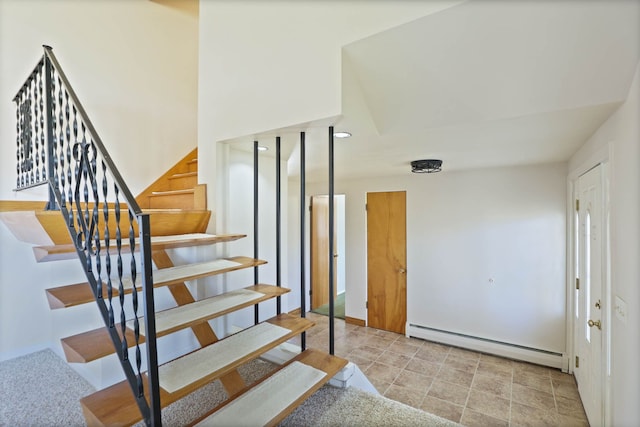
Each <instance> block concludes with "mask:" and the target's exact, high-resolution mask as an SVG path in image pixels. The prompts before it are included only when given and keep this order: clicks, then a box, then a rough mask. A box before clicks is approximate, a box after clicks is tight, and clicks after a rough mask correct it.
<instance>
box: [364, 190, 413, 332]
mask: <svg viewBox="0 0 640 427" xmlns="http://www.w3.org/2000/svg"><path fill="white" fill-rule="evenodd" d="M406 199H407V193H406V192H405V191H394V192H384V193H367V300H368V301H367V307H368V310H367V324H368V326H371V327H372V328H378V329H384V330H386V331H392V332H397V333H399V334H404V333H405V324H406V322H407V274H406V273H407V214H406V209H407V208H406Z"/></svg>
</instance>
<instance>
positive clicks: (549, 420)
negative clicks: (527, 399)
mask: <svg viewBox="0 0 640 427" xmlns="http://www.w3.org/2000/svg"><path fill="white" fill-rule="evenodd" d="M558 422H559V420H558V414H557V413H556V412H555V411H548V410H544V409H539V408H533V407H531V406H527V405H523V404H521V403H517V402H511V426H514V427H515V426H517V427H547V426H548V427H556V426H559V427H564V426H562V424H559V423H558Z"/></svg>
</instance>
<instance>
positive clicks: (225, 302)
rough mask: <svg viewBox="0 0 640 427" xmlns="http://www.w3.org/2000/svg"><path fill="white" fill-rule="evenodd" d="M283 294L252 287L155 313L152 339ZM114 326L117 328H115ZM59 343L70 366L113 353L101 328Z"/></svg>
mask: <svg viewBox="0 0 640 427" xmlns="http://www.w3.org/2000/svg"><path fill="white" fill-rule="evenodd" d="M287 292H289V289H286V288H279V287H277V286H272V285H255V286H249V287H246V288H244V289H238V290H235V291H231V292H227V293H225V294H222V295H216V296H214V297H211V298H207V299H203V300H199V301H195V302H193V303H191V304H185V305H181V306H177V307H174V308H171V309H168V310H164V311H160V312H158V313H156V336H157V337H162V336H165V335H168V334H170V333H172V332H176V331H178V330H181V329H185V328H189V327H191V326H193V325H196V324H198V323H202V322H206V321H208V320H211V319H215V318H216V317H220V316H224V315H225V314H229V313H231V312H233V311H236V310H240V309H241V308H245V307H249V306H251V305H254V304H258V303H260V302H263V301H266V300H268V299H271V298H275V297H278V296H282V295H284V294H286V293H287ZM131 326H132V325H131V324H129V328H128V329H127V332H126V333H127V343H128V344H129V346H130V347H131V346H133V345H134V344H135V338H134V336H133V332H132V330H131ZM117 327H118V328H119V325H118V326H117ZM140 329H141V331H140V333H141V335H142V337H141V338H142V340H144V335H145V331H144V323H143V319H142V318H140ZM61 341H62V348H63V349H64V353H65V356H66V358H67V361H68V362H70V363H87V362H91V361H93V360H97V359H99V358H102V357H105V356H108V355H109V354H113V353H115V349H114V348H113V344H112V342H111V339H110V338H109V332H108V331H107V329H106V328H105V327H102V328H98V329H94V330H92V331H88V332H83V333H80V334H77V335H73V336H70V337H67V338H63V339H62V340H61Z"/></svg>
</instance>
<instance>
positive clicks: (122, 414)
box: [80, 314, 314, 425]
mask: <svg viewBox="0 0 640 427" xmlns="http://www.w3.org/2000/svg"><path fill="white" fill-rule="evenodd" d="M264 323H269V324H271V325H275V326H278V327H282V328H285V329H288V330H289V332H288V333H287V334H285V335H284V336H282V337H280V338H279V339H276V340H274V341H272V342H271V343H269V344H268V345H264V346H261V347H260V348H259V349H256V350H253V351H251V352H250V353H249V354H243V355H242V356H241V357H240V358H238V359H236V360H233V361H231V362H229V363H228V364H227V365H225V366H224V367H222V368H219V369H217V370H216V371H214V372H209V373H208V374H207V375H205V377H203V378H200V379H198V380H196V381H195V382H194V383H191V384H189V386H187V387H183V388H181V389H179V390H177V391H175V392H173V393H169V392H168V391H166V390H164V389H163V388H162V387H161V388H160V402H161V406H162V407H163V408H164V407H166V406H168V405H170V404H171V403H173V402H175V401H177V400H179V399H181V398H183V397H184V396H186V395H188V394H189V393H191V392H193V391H195V390H196V389H197V388H199V387H201V386H203V385H205V384H207V383H209V382H211V381H213V380H215V379H216V378H219V377H220V376H223V375H224V374H226V373H228V372H231V371H232V370H234V369H236V368H238V367H239V366H240V365H242V364H244V363H246V362H248V361H249V360H252V359H255V358H256V357H258V356H259V355H260V354H262V353H264V352H266V351H269V350H270V349H272V348H274V347H276V346H277V345H279V344H281V343H282V342H284V341H286V340H288V339H290V338H292V337H294V336H296V335H298V334H300V333H302V332H304V331H305V330H306V329H308V328H310V327H311V326H313V325H314V323H313V322H311V321H310V320H308V319H304V318H301V317H293V316H290V315H288V314H280V315H278V316H276V317H274V318H272V319H269V320H267V321H266V322H264ZM249 329H250V328H249ZM240 333H242V332H240ZM240 333H239V334H240ZM235 335H238V334H234V335H232V336H230V337H227V338H225V339H223V340H221V341H218V342H217V343H215V344H212V345H211V346H208V347H205V348H203V349H200V350H197V351H196V352H201V351H203V350H206V349H208V348H210V347H215V346H218V345H220V344H221V343H223V342H224V341H226V340H228V339H230V338H232V337H233V336H235ZM209 351H211V350H209ZM191 354H193V353H190V354H188V355H186V356H183V357H182V358H184V357H189V355H191ZM192 357H193V356H192ZM182 358H179V359H176V360H174V361H172V362H169V363H174V362H176V361H178V360H180V359H182ZM215 359H217V358H209V360H212V361H215ZM180 363H182V362H180ZM166 365H167V364H165V365H162V366H160V367H159V369H160V370H161V374H160V380H162V371H163V370H166V369H167V368H163V367H164V366H166ZM174 366H176V365H174ZM146 384H147V382H146V381H145V386H146ZM147 388H148V387H145V393H147V392H148V390H147ZM80 403H81V404H82V408H83V412H84V414H85V417H87V419H90V420H92V421H95V424H96V425H100V424H101V425H131V424H133V423H135V422H137V421H139V420H140V419H141V415H140V412H139V411H138V407H137V406H136V403H135V401H134V399H133V396H132V393H131V389H130V387H129V384H128V382H126V381H123V382H120V383H117V384H115V385H113V386H111V387H108V388H106V389H104V390H100V391H97V392H95V393H93V394H90V395H89V396H86V397H84V398H82V399H81V400H80Z"/></svg>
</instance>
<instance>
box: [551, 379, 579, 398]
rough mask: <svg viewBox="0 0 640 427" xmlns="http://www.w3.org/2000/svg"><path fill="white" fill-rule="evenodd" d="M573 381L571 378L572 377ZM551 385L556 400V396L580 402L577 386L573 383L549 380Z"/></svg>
mask: <svg viewBox="0 0 640 427" xmlns="http://www.w3.org/2000/svg"><path fill="white" fill-rule="evenodd" d="M572 380H573V377H572ZM551 384H552V385H553V393H554V394H555V396H556V398H558V396H562V397H566V398H568V399H573V400H580V394H578V386H577V385H576V383H575V381H572V382H568V381H564V380H556V379H553V380H551Z"/></svg>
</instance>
